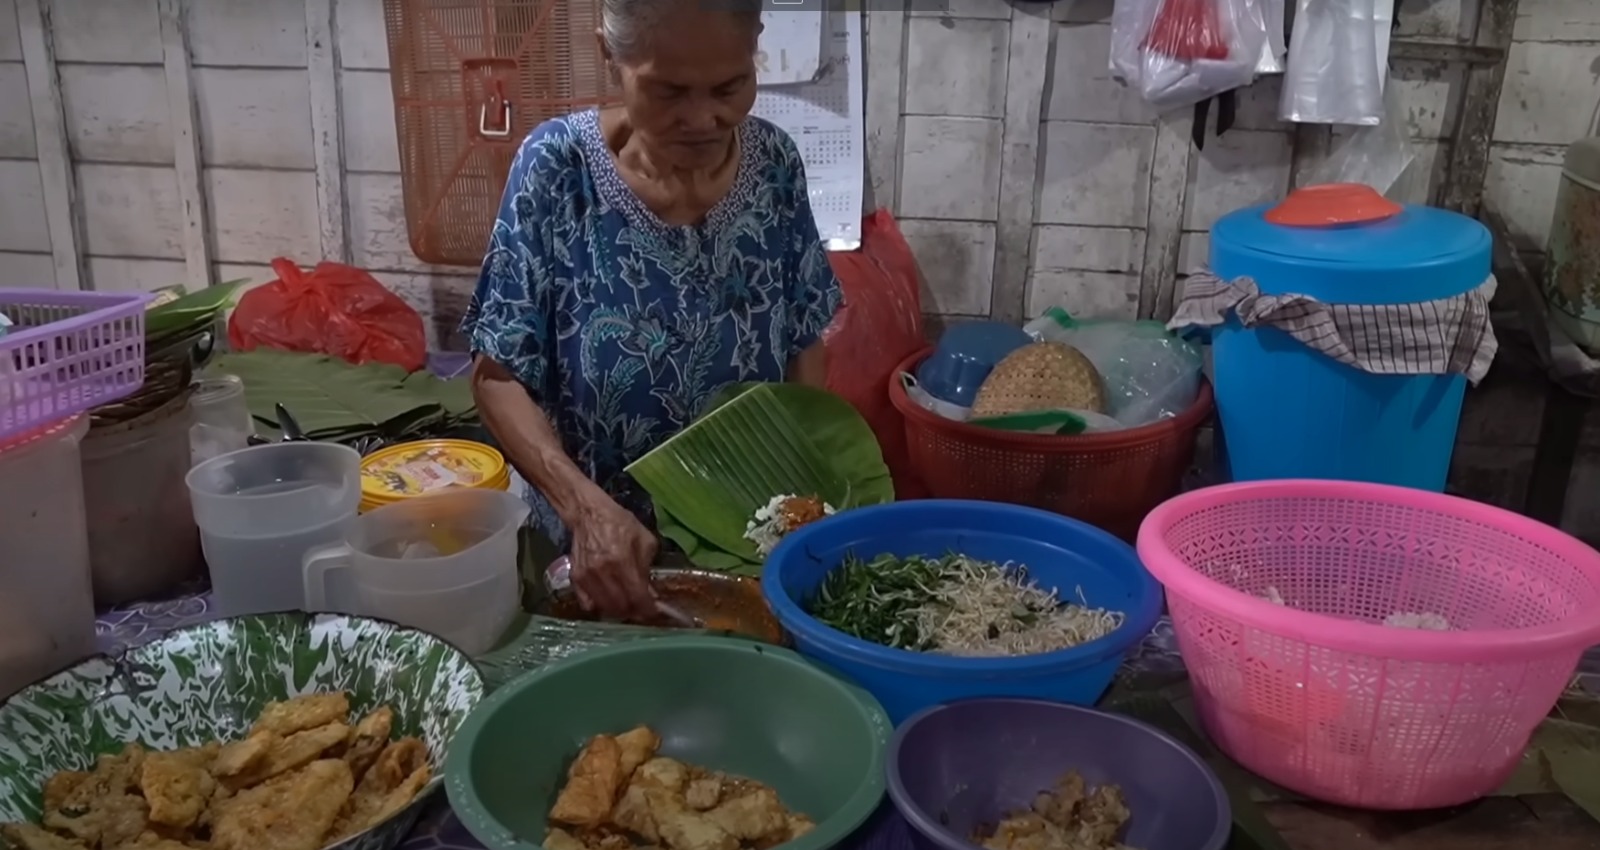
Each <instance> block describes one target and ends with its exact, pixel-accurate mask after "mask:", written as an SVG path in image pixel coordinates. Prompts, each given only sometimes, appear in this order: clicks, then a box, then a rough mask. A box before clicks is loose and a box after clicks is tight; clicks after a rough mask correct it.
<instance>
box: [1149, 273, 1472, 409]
mask: <svg viewBox="0 0 1600 850" xmlns="http://www.w3.org/2000/svg"><path fill="white" fill-rule="evenodd" d="M1494 289H1495V280H1494V276H1493V275H1491V276H1490V277H1489V279H1488V280H1486V281H1484V282H1483V285H1482V286H1479V287H1478V288H1476V289H1473V290H1471V291H1470V292H1465V293H1462V294H1461V295H1457V296H1455V297H1454V298H1441V299H1439V300H1437V301H1419V302H1415V303H1411V304H1324V303H1322V302H1321V301H1318V300H1316V299H1315V298H1311V297H1310V296H1306V295H1263V294H1261V290H1260V289H1259V288H1258V287H1257V286H1256V282H1255V281H1254V280H1251V279H1250V278H1248V277H1240V278H1235V279H1234V280H1231V281H1224V280H1222V279H1221V278H1219V277H1217V276H1216V275H1214V274H1211V273H1210V272H1208V271H1202V272H1197V273H1195V274H1193V275H1190V277H1189V281H1188V285H1187V286H1186V287H1184V290H1183V300H1182V301H1181V302H1179V304H1178V307H1177V309H1176V310H1175V311H1173V314H1172V321H1170V322H1168V323H1167V327H1168V328H1169V329H1171V330H1174V331H1181V330H1183V329H1185V328H1191V327H1214V326H1216V325H1220V324H1222V323H1223V322H1224V321H1226V320H1227V317H1228V315H1229V313H1232V314H1233V315H1235V316H1237V317H1238V319H1239V323H1240V324H1242V325H1244V326H1245V327H1247V328H1253V327H1271V328H1277V329H1278V330H1280V331H1283V332H1284V333H1286V334H1288V335H1289V336H1292V337H1294V338H1295V339H1297V340H1299V341H1300V342H1302V343H1304V344H1305V345H1306V346H1308V347H1310V348H1312V349H1315V350H1317V351H1320V352H1322V353H1323V354H1326V355H1328V356H1329V357H1332V358H1333V359H1335V360H1337V361H1339V362H1340V363H1344V364H1346V365H1350V366H1354V367H1356V368H1357V369H1360V370H1362V371H1363V372H1371V373H1373V374H1376V375H1446V374H1461V375H1466V376H1467V380H1469V381H1471V382H1472V383H1474V384H1476V383H1478V382H1479V381H1481V380H1483V376H1484V375H1485V374H1487V373H1488V371H1489V364H1491V363H1493V362H1494V354H1495V351H1496V350H1497V349H1498V348H1499V343H1498V342H1496V341H1495V338H1494V328H1493V327H1492V326H1491V325H1490V324H1489V299H1490V298H1492V297H1494Z"/></svg>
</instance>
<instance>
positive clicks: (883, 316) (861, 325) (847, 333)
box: [822, 210, 927, 498]
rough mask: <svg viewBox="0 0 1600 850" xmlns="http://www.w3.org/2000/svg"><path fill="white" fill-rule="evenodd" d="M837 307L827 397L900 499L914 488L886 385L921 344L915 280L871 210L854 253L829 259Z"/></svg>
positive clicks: (907, 255)
mask: <svg viewBox="0 0 1600 850" xmlns="http://www.w3.org/2000/svg"><path fill="white" fill-rule="evenodd" d="M828 262H829V265H831V266H833V273H834V274H835V275H837V276H838V278H839V285H840V287H841V288H842V289H843V290H844V306H842V307H840V308H839V312H838V313H837V314H835V315H834V317H833V323H832V324H830V325H828V328H827V330H825V331H823V333H822V341H823V345H824V346H825V347H826V348H827V350H828V389H830V390H832V391H833V392H835V393H838V394H839V395H840V396H842V397H843V398H844V399H845V400H846V401H848V402H850V403H851V404H852V405H854V406H855V408H856V410H858V411H860V412H861V417H862V418H863V419H865V420H867V424H868V425H869V426H871V427H872V432H873V433H874V434H876V435H877V437H878V444H879V445H880V446H881V447H882V448H883V460H884V463H885V464H887V465H888V467H889V473H890V475H892V476H893V477H894V482H895V492H896V494H897V495H898V496H899V497H900V498H915V497H916V496H918V495H921V494H920V493H918V492H914V491H915V489H916V488H918V487H920V486H921V485H920V484H918V483H917V479H916V476H915V475H913V474H911V473H912V470H911V458H910V455H909V454H908V453H907V450H906V433H905V420H904V419H902V418H901V416H900V413H899V411H897V410H895V409H894V405H893V404H892V403H891V402H890V401H889V378H890V376H891V375H892V374H893V372H894V368H895V367H896V366H898V365H899V364H900V361H902V360H904V359H905V358H907V357H909V356H910V355H911V354H912V353H913V352H915V351H919V350H921V349H922V348H923V347H924V346H925V345H927V343H926V342H925V341H924V339H923V335H922V289H921V286H920V284H919V281H920V280H921V276H920V274H919V272H918V270H917V260H916V257H914V256H912V254H911V246H910V245H908V244H906V238H905V236H904V235H902V234H901V233H900V227H899V226H898V225H896V224H895V221H894V216H892V215H890V214H889V211H888V210H878V211H877V212H874V213H872V214H870V215H868V216H867V217H866V218H864V219H862V220H861V248H860V249H859V250H855V251H829V252H828Z"/></svg>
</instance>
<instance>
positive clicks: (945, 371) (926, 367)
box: [916, 321, 1033, 407]
mask: <svg viewBox="0 0 1600 850" xmlns="http://www.w3.org/2000/svg"><path fill="white" fill-rule="evenodd" d="M1030 342H1033V337H1030V336H1028V333H1027V332H1026V331H1024V330H1023V329H1022V328H1019V327H1017V326H1016V325H1008V324H1006V323H1004V322H991V321H978V322H963V323H961V324H959V325H951V326H950V327H949V328H948V329H947V330H946V331H945V332H944V335H943V336H941V337H939V344H938V346H937V347H935V348H934V350H933V353H932V354H930V355H928V357H927V358H926V359H924V360H923V361H922V362H921V363H920V364H918V366H917V375H916V377H917V386H919V387H922V389H923V390H924V391H926V392H927V393H928V394H929V395H931V396H933V397H934V398H936V399H939V400H940V401H946V402H949V403H951V404H955V405H960V406H961V407H971V406H972V402H973V401H974V400H975V399H976V398H977V397H978V387H980V386H982V385H983V380H984V379H985V378H987V377H989V373H990V372H992V371H994V367H995V364H996V363H999V362H1000V361H1001V360H1004V359H1005V358H1006V355H1008V354H1010V353H1011V352H1013V351H1016V350H1017V349H1019V348H1021V347H1023V346H1024V345H1027V344H1028V343H1030Z"/></svg>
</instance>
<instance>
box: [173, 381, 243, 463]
mask: <svg viewBox="0 0 1600 850" xmlns="http://www.w3.org/2000/svg"><path fill="white" fill-rule="evenodd" d="M189 414H190V419H191V421H192V423H193V424H192V425H190V426H189V445H190V452H191V459H190V463H191V464H195V465H197V464H199V463H200V462H202V461H207V460H210V459H212V458H214V457H217V456H219V455H225V454H227V453H228V452H231V451H237V450H239V449H242V448H244V447H245V446H248V445H249V444H250V436H251V435H252V434H254V433H255V432H256V426H255V420H253V419H251V418H250V408H249V407H248V406H246V404H245V400H244V382H243V381H241V380H239V379H238V378H237V377H235V376H233V375H219V376H217V377H214V378H206V379H204V380H201V381H197V382H195V385H194V395H193V397H191V398H190V400H189Z"/></svg>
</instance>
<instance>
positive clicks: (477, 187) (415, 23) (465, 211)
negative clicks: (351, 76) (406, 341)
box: [383, 0, 617, 266]
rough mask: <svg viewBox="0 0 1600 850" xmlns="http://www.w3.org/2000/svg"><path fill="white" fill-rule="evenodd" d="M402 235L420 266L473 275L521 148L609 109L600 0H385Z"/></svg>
mask: <svg viewBox="0 0 1600 850" xmlns="http://www.w3.org/2000/svg"><path fill="white" fill-rule="evenodd" d="M383 13H384V20H385V23H386V28H387V31H388V36H389V73H390V81H391V83H392V85H393V87H394V104H395V125H396V128H395V129H396V134H397V135H398V137H399V140H400V173H401V183H402V185H403V187H404V189H405V210H406V230H407V232H408V234H409V235H410V238H411V250H412V251H413V252H414V253H415V254H416V255H417V257H418V258H420V259H422V260H423V261H425V262H429V263H438V264H441V265H460V266H477V265H478V264H479V263H480V262H482V260H483V251H484V246H485V245H487V244H488V241H489V232H490V229H491V228H492V227H493V226H494V217H495V213H496V212H497V211H498V209H499V205H500V194H501V192H502V190H503V189H504V188H505V180H506V172H508V171H509V170H510V168H511V160H512V158H513V157H515V156H516V153H517V146H518V145H519V144H520V143H521V142H522V138H523V137H524V136H526V135H527V134H528V131H529V130H532V129H533V128H534V127H535V126H537V125H538V124H539V123H540V122H542V121H544V120H546V119H548V118H553V117H555V116H557V115H563V114H565V113H568V112H573V111H576V110H579V109H583V108H586V107H589V106H595V105H600V104H606V103H611V102H614V101H615V99H616V94H617V93H616V91H615V89H614V87H613V86H612V85H611V83H610V77H609V75H608V74H607V73H606V69H605V61H604V60H603V59H602V58H601V57H600V51H599V48H598V47H597V46H596V44H595V36H594V33H595V29H596V28H597V27H598V26H599V23H600V4H599V2H598V0H384V2H383Z"/></svg>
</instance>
